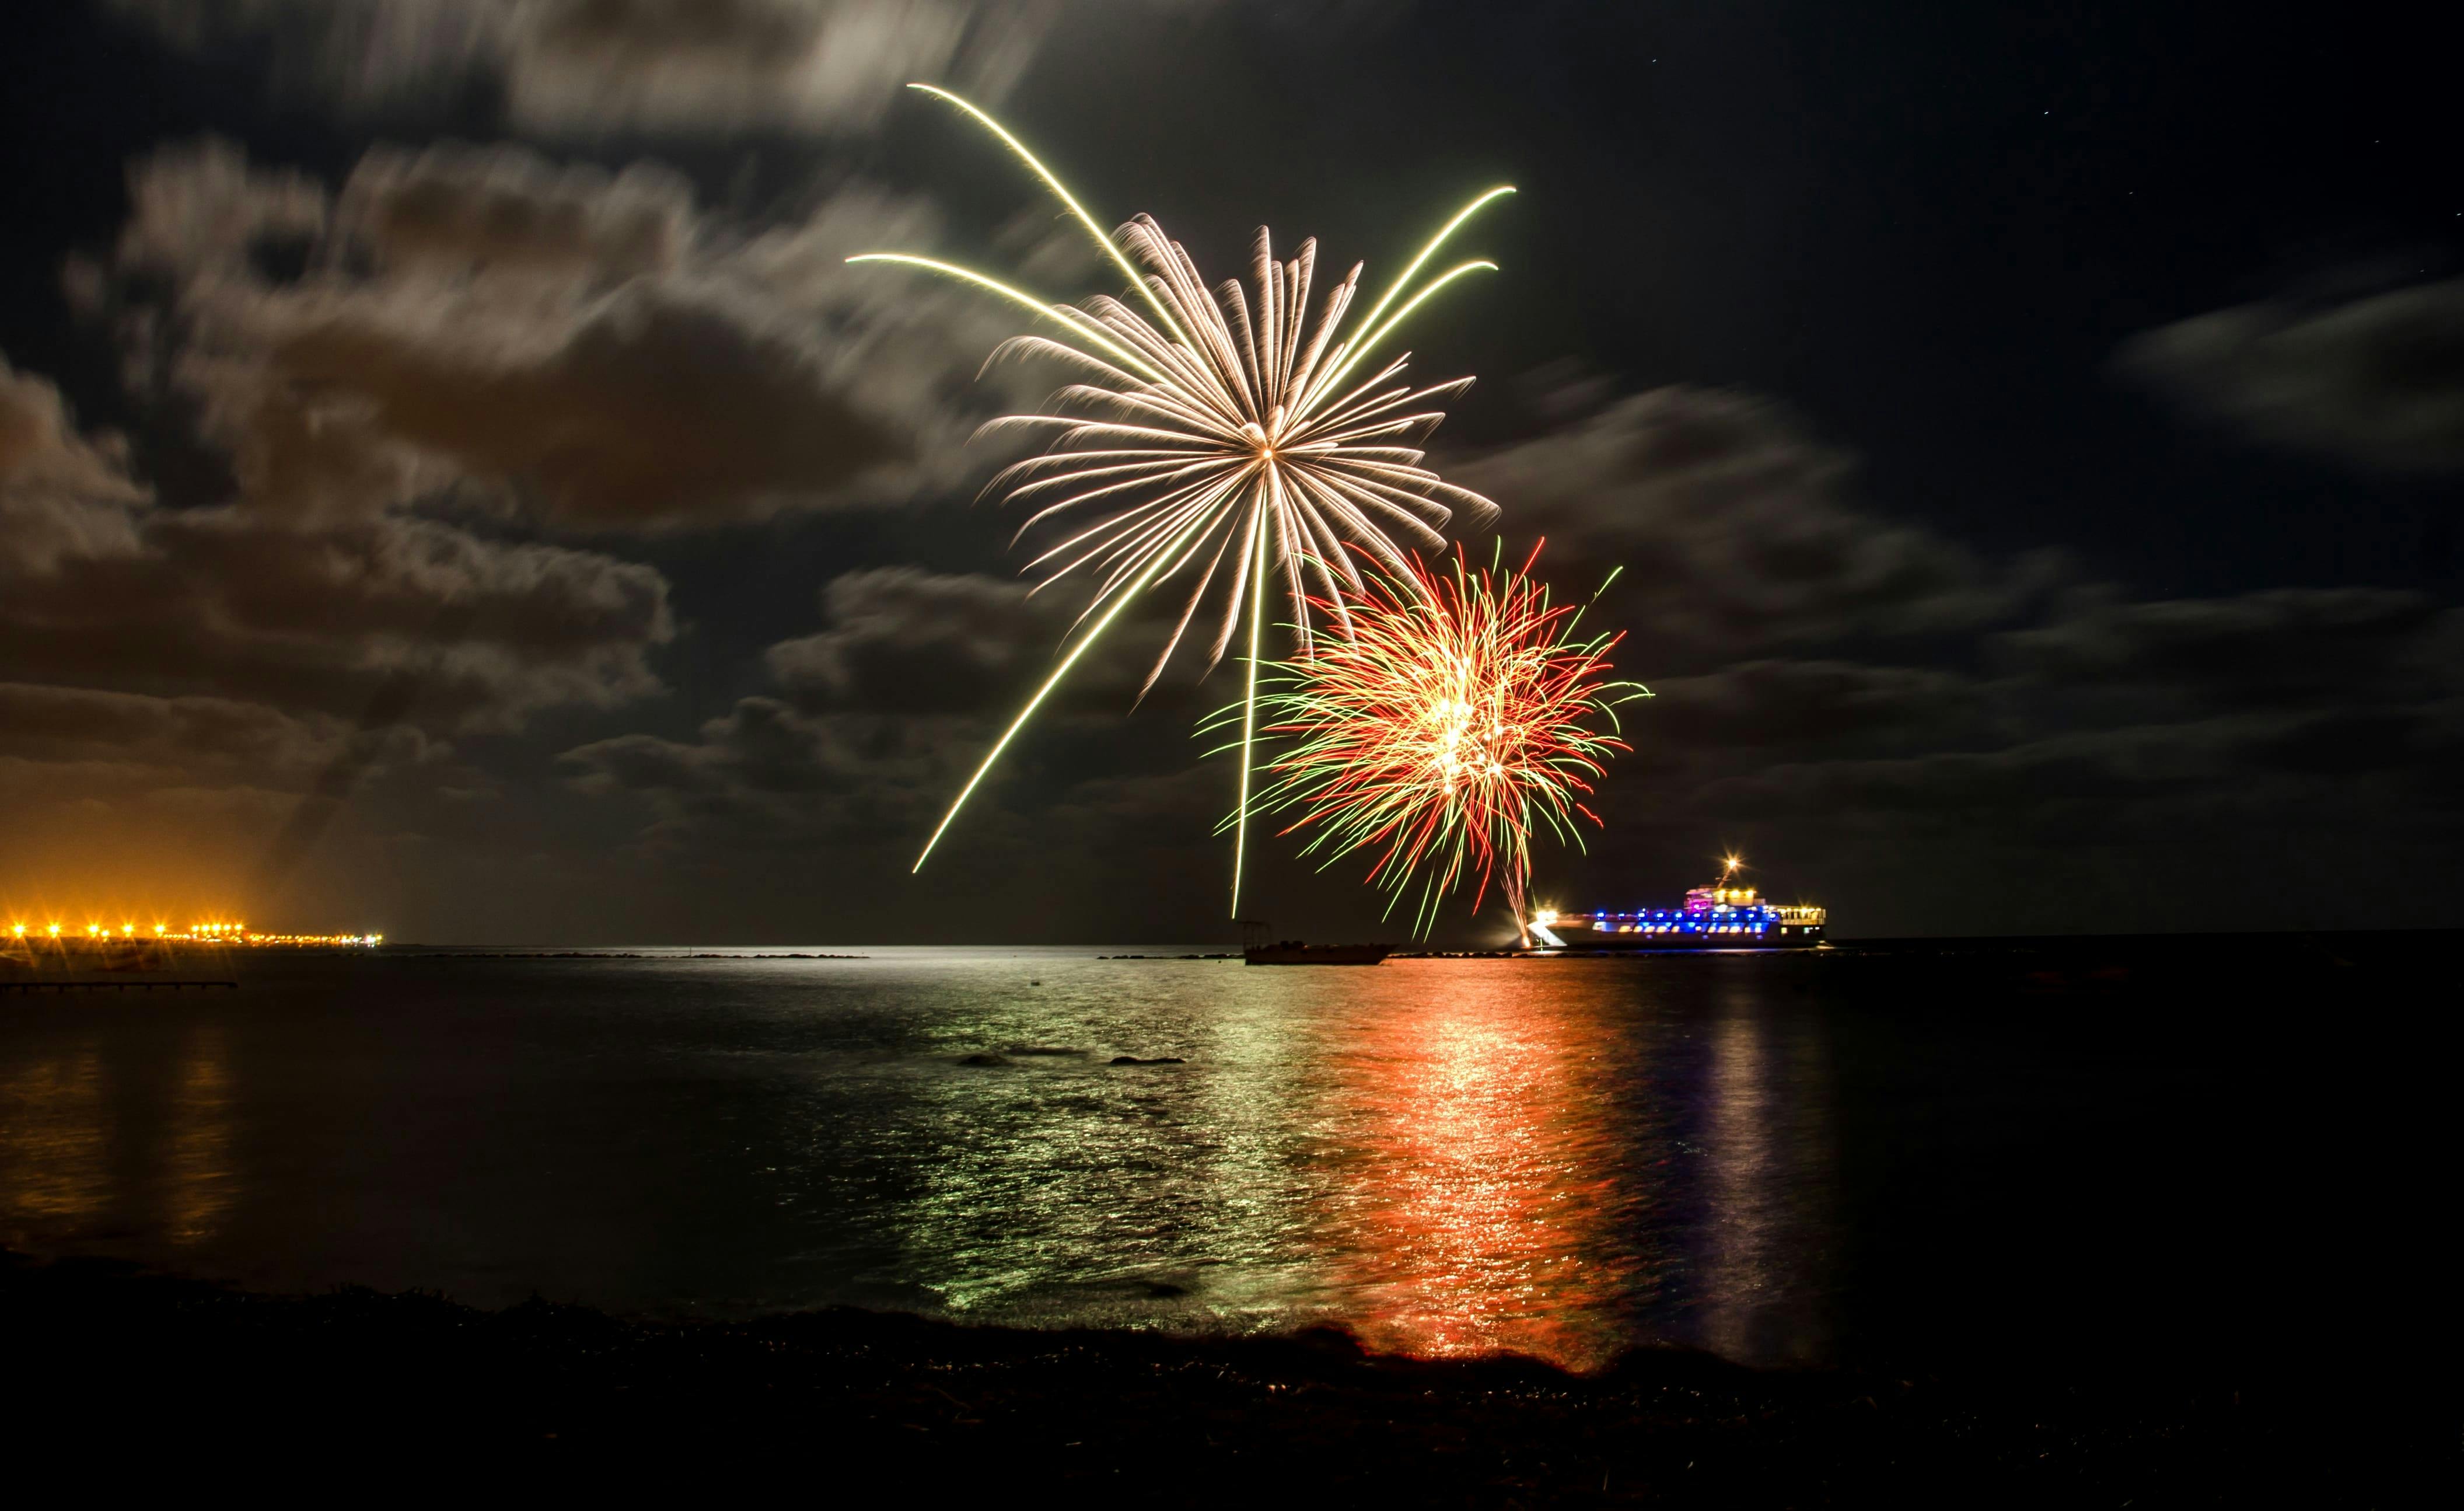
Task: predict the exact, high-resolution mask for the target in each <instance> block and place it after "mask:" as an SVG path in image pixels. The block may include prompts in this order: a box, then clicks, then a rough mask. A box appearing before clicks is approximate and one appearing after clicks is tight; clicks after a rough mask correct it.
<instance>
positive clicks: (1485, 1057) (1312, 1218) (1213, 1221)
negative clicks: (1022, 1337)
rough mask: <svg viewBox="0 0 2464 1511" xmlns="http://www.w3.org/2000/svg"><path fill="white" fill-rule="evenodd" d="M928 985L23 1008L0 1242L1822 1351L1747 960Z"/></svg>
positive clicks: (1032, 1317)
mask: <svg viewBox="0 0 2464 1511" xmlns="http://www.w3.org/2000/svg"><path fill="white" fill-rule="evenodd" d="M916 954H917V956H918V957H919V962H920V963H907V962H904V961H901V960H897V959H885V960H882V961H879V962H872V963H856V962H844V963H839V962H833V963H830V964H829V965H828V966H827V967H823V966H821V965H819V964H816V965H814V966H812V967H809V968H807V967H803V966H801V965H799V966H794V967H789V966H779V965H763V966H760V967H749V966H748V967H727V972H729V973H722V971H721V970H720V969H719V968H717V967H713V968H712V969H710V970H708V971H703V970H702V969H701V968H700V967H698V966H695V967H691V969H689V970H688V969H687V968H685V967H679V966H676V965H674V964H673V963H670V964H667V965H656V964H653V963H649V962H645V963H642V964H641V965H639V966H638V967H637V966H636V965H634V964H633V963H629V962H618V961H602V962H591V963H588V964H587V965H580V966H575V967H564V966H562V965H555V966H545V965H534V964H532V963H518V968H515V967H513V966H508V967H497V966H494V965H490V964H488V963H484V962H479V961H471V962H456V963H453V964H452V967H451V970H450V972H449V971H447V970H446V969H444V968H442V967H434V966H430V965H425V964H420V963H407V964H404V965H399V966H388V965H387V964H385V963H384V962H372V963H366V964H365V965H364V966H363V967H362V968H361V969H360V970H359V971H358V972H357V973H356V974H354V975H353V976H351V977H349V978H347V979H337V980H334V981H332V982H322V981H319V982H314V983H311V984H309V985H305V986H301V987H299V988H298V989H296V990H294V991H292V992H290V993H289V994H285V992H284V991H283V990H282V989H277V988H275V987H269V986H261V985H259V984H255V983H252V987H251V995H250V997H249V998H248V1000H247V1001H246V1003H245V1004H239V1005H235V1008H234V1011H231V1012H229V1013H223V1014H215V1013H209V1012H208V1011H204V1010H202V1009H200V1008H197V1007H194V1006H189V1007H184V1009H183V1010H182V1011H180V1012H178V1013H167V1012H166V1013H164V1014H161V1015H137V1014H129V1015H124V1016H121V1017H117V1018H114V1019H111V1020H108V1023H107V1024H105V1025H103V1026H100V1027H99V1026H98V1022H97V1020H95V1019H93V1018H90V1017H85V1016H76V1017H72V1016H70V1015H69V1014H68V1013H67V1012H66V1011H62V1012H60V1013H59V1014H57V1015H55V1016H53V1017H50V1018H46V1019H20V1020H17V1021H16V1023H15V1025H14V1026H13V1028H12V1029H11V1032H10V1033H8V1034H7V1035H5V1036H0V1140H5V1142H0V1239H5V1240H6V1241H8V1242H11V1243H14V1244H18V1245H21V1246H26V1247H33V1248H37V1249H83V1250H86V1251H88V1252H105V1253H116V1254H121V1255H126V1256H128V1257H132V1258H138V1259H142V1260H150V1261H155V1262H165V1263H173V1264H177V1265H179V1266H181V1267H183V1268H187V1269H192V1270H196V1271H199V1272H201V1273H206V1274H213V1275H222V1276H231V1277H235V1278H252V1277H255V1276H262V1275H266V1274H267V1273H268V1272H269V1268H270V1269H271V1273H272V1274H273V1275H274V1276H275V1277H276V1278H277V1279H276V1281H275V1283H282V1284H290V1285H309V1286H316V1285H324V1284H334V1283H345V1282H352V1281H363V1282H374V1283H380V1284H385V1285H392V1286H403V1285H415V1286H422V1287H434V1288H439V1289H444V1290H447V1291H449V1292H451V1293H453V1294H456V1295H460V1296H462V1297H464V1298H466V1299H470V1300H519V1299H520V1297H522V1296H524V1295H528V1294H530V1293H531V1292H532V1291H534V1290H537V1291H539V1292H541V1293H543V1294H547V1295H551V1296H555V1297H558V1298H560V1299H571V1300H581V1301H586V1302H591V1303H595V1304H600V1305H608V1306H616V1307H649V1308H672V1307H677V1306H685V1307H691V1308H695V1309H699V1308H703V1307H711V1308H717V1309H724V1308H735V1307H739V1306H740V1307H741V1308H742V1309H746V1310H751V1309H766V1308H781V1307H798V1306H813V1305H824V1304H829V1303H833V1302H856V1303H860V1304H872V1305H890V1306H909V1307H918V1308H923V1309H927V1310H942V1311H947V1312H950V1313H953V1314H956V1315H960V1316H964V1317H967V1318H970V1319H973V1320H979V1321H984V1322H1019V1323H1029V1324H1044V1325H1064V1324H1097V1325H1136V1326H1162V1327H1172V1328H1179V1329H1188V1330H1214V1331H1251V1330H1260V1329H1281V1328H1289V1327H1295V1326H1300V1325H1306V1324H1309V1323H1312V1322H1338V1323H1341V1324H1344V1325H1347V1326H1350V1327H1353V1329H1355V1330H1356V1331H1358V1332H1359V1333H1360V1335H1361V1336H1362V1337H1363V1338H1364V1339H1365V1340H1366V1341H1367V1342H1369V1343H1370V1344H1372V1345H1373V1346H1375V1347H1379V1348H1383V1349H1392V1350H1398V1351H1406V1352H1412V1353H1419V1354H1431V1355H1456V1354H1469V1353H1483V1352H1491V1351H1498V1350H1512V1351H1517V1352H1523V1353H1529V1354H1533V1355H1537V1356H1539V1357H1543V1358H1547V1359H1551V1360H1553V1361H1556V1362H1559V1363H1562V1364H1566V1365H1570V1366H1573V1367H1589V1366H1594V1365H1597V1364H1599V1363H1602V1362H1604V1361H1605V1360H1606V1359H1608V1358H1609V1357H1610V1356H1612V1355H1614V1354H1615V1353H1616V1352H1617V1351H1618V1350H1619V1349H1621V1348H1623V1347H1626V1346H1628V1345H1630V1344H1633V1343H1636V1342H1639V1341H1641V1340H1644V1339H1648V1338H1653V1337H1661V1338H1669V1339H1674V1340H1678V1341H1682V1342H1687V1343H1693V1344H1701V1345H1703V1346H1706V1347H1710V1348H1713V1349H1716V1350H1718V1351H1720V1352H1722V1353H1725V1354H1727V1355H1729V1356H1731V1357H1735V1358H1740V1359H1746V1360H1750V1361H1756V1362H1771V1361H1782V1360H1789V1359H1798V1358H1819V1357H1822V1356H1823V1355H1824V1352H1825V1350H1826V1349H1827V1348H1828V1347H1829V1346H1830V1343H1829V1341H1830V1339H1831V1337H1832V1321H1831V1312H1830V1308H1831V1307H1832V1305H1833V1296H1834V1291H1833V1279H1832V1276H1831V1274H1830V1269H1829V1267H1830V1265H1831V1264H1832V1257H1831V1255H1832V1254H1833V1251H1834V1248H1835V1244H1834V1243H1833V1241H1832V1238H1831V1236H1830V1234H1831V1233H1832V1224H1833V1222H1834V1217H1833V1212H1834V1211H1835V1206H1834V1198H1833V1196H1832V1193H1831V1186H1832V1183H1833V1180H1834V1178H1835V1171H1836V1168H1837V1156H1836V1154H1835V1152H1834V1143H1835V1135H1834V1133H1833V1126H1834V1122H1835V1113H1834V1109H1833V1103H1832V1096H1833V1093H1832V1090H1831V1087H1832V1079H1831V1071H1830V1067H1829V1065H1828V1061H1827V1052H1826V1050H1825V1047H1824V1042H1823V1039H1822V1033H1823V1030H1822V1027H1821V1024H1822V1023H1823V1021H1824V1020H1823V1018H1822V1017H1821V1015H1820V1014H1819V1013H1818V1012H1816V1011H1802V1010H1800V1008H1798V1007H1793V1006H1792V1002H1793V999H1792V998H1791V997H1790V996H1788V995H1787V994H1786V992H1787V989H1786V985H1785V980H1784V978H1774V977H1772V976H1771V975H1770V974H1769V972H1768V970H1767V969H1765V967H1744V966H1740V967H1738V968H1736V969H1734V970H1729V969H1727V967H1722V966H1721V965H1720V964H1719V963H1717V962H1711V961H1688V962H1683V963H1681V964H1679V965H1674V966H1664V967H1654V966H1648V965H1642V964H1636V963H1626V962H1495V961H1396V962H1391V963H1389V964H1388V965H1387V966H1384V967H1379V968H1378V969H1376V970H1373V971H1359V972H1344V971H1331V970H1303V971H1291V972H1275V971H1266V970H1250V969H1246V968H1244V967H1241V966H1239V965H1237V964H1233V965H1229V966H1226V965H1222V964H1217V963H1203V962H1189V963H1181V962H1158V961H1148V962H1142V963H1119V962H1112V963H1107V962H1096V961H1091V960H1088V959H1085V958H1084V957H1079V958H1076V959H1061V958H1055V957H1042V958H1040V959H1039V961H1038V963H1036V964H1035V965H1033V966H1032V967H1023V966H1018V965H1013V964H1005V963H1001V962H998V961H996V962H981V961H978V960H976V959H975V958H974V957H966V958H957V957H952V956H941V955H932V954H929V953H928V952H921V951H919V952H916ZM1758 972H1759V973H1758ZM559 993H561V995H560V994H559ZM444 1005H450V1011H446V1008H445V1006H444ZM243 1006H244V1007H245V1009H246V1012H245V1014H242V1013H240V1012H238V1011H236V1008H237V1007H243ZM421 1010H429V1011H421ZM277 1017H278V1021H279V1032H278V1033H275V1032H271V1030H270V1029H269V1027H268V1025H269V1024H270V1023H272V1022H273V1021H275V1019H276V1018H277ZM1034 1051H1067V1052H1069V1053H1052V1054H1044V1053H1031V1052H1034ZM982 1055H989V1056H992V1059H991V1060H990V1062H988V1063H968V1062H969V1061H970V1060H971V1059H973V1058H975V1057H977V1056H982ZM1113 1055H1136V1056H1140V1057H1142V1058H1154V1057H1158V1056H1174V1057H1177V1058H1178V1059H1180V1060H1182V1061H1183V1063H1180V1064H1171V1065H1163V1064H1155V1065H1138V1066H1125V1067H1114V1066H1112V1065H1111V1064H1110V1063H1109V1061H1110V1059H1111V1057H1112V1056H1113ZM370 1067H377V1068H380V1070H381V1074H380V1073H378V1072H376V1071H372V1070H371V1069H370ZM473 1067H486V1076H487V1080H486V1095H485V1096H484V1097H483V1096H478V1095H475V1094H472V1093H471V1092H470V1091H469V1089H468V1088H470V1087H471V1086H472V1084H473V1075H474V1072H473ZM244 1156H250V1157H244ZM471 1171H481V1172H490V1175H489V1178H473V1177H472V1176H471V1175H470V1174H469V1172H471ZM496 1172H502V1173H501V1175H498V1174H497V1173H496Z"/></svg>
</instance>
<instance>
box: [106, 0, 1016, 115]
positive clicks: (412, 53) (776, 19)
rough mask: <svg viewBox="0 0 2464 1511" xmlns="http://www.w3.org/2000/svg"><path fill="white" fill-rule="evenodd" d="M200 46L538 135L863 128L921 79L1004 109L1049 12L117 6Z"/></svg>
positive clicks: (579, 4) (338, 87) (300, 76)
mask: <svg viewBox="0 0 2464 1511" xmlns="http://www.w3.org/2000/svg"><path fill="white" fill-rule="evenodd" d="M112 3H113V4H114V5H115V6H116V7H117V8H118V9H119V10H121V11H123V12H126V13H129V14H132V15H135V16H138V17H141V18H143V19H144V20H145V21H147V22H149V23H151V24H152V25H153V26H154V27H155V28H156V29H157V30H158V31H159V32H160V33H161V34H163V35H164V36H165V37H167V38H169V39H170V40H172V41H173V42H175V43H178V44H180V45H183V46H187V47H191V48H206V47H212V46H217V45H220V44H223V43H226V42H229V41H231V40H232V39H235V38H241V37H262V38H266V39H268V40H270V41H271V43H272V44H273V47H274V49H275V62H276V67H277V69H278V71H279V72H280V74H281V75H282V76H283V77H284V78H287V79H289V80H291V81H293V82H294V83H300V84H305V85H308V86H309V87H313V88H316V89H319V90H321V91H323V92H325V93H327V94H330V95H332V96H334V97H336V98H339V99H341V100H344V101H347V102H349V103H351V104H354V105H361V106H377V105H399V104H402V103H404V102H406V101H417V100H448V99H451V98H453V97H454V96H455V95H456V94H458V93H460V92H461V91H463V90H465V89H467V87H468V85H469V83H470V82H471V81H473V80H481V81H484V82H486V83H487V84H489V85H491V86H493V87H494V89H495V91H496V92H497V94H498V96H499V98H500V99H501V100H502V102H503V108H504V111H505V114H506V116H507V118H508V119H509V120H510V121H511V122H513V123H514V124H516V125H517V126H518V127H520V128H522V129H525V130H529V131H536V132H545V133H561V134H588V133H599V132H607V131H641V132H658V131H664V132H673V133H713V132H725V131H738V130H750V129H759V130H782V131H800V132H847V131H857V130H863V129H865V128H867V127H869V126H870V125H872V124H873V123H875V122H878V121H879V120H880V118H881V117H882V116H883V115H884V114H885V113H886V112H887V111H888V110H889V108H890V106H891V102H892V101H893V100H895V99H896V98H897V93H898V90H899V88H900V86H902V85H903V84H905V83H906V82H907V81H908V80H910V79H915V78H925V79H932V80H935V81H939V82H945V83H949V84H952V85H953V86H954V87H957V88H960V89H962V90H966V91H969V92H972V93H975V94H979V95H982V96H985V97H987V98H996V99H997V98H999V97H1000V96H1001V94H1003V93H1005V92H1006V90H1007V88H1008V86H1009V84H1010V83H1011V82H1012V81H1014V80H1015V79H1016V78H1017V77H1018V75H1019V73H1020V72H1021V71H1022V70H1023V68H1024V66H1025V63H1026V61H1027V59H1028V58H1029V57H1030V56H1032V54H1033V51H1034V49H1035V46H1036V44H1037V42H1038V41H1039V40H1040V39H1041V37H1042V36H1043V34H1044V33H1045V30H1046V29H1047V28H1048V26H1049V24H1050V22H1051V20H1052V18H1053V15H1054V14H1055V12H1056V11H1057V9H1058V8H1057V7H1056V6H1053V5H1050V4H1045V3H1035V0H1028V3H1023V4H1001V5H994V4H979V3H974V0H112Z"/></svg>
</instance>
